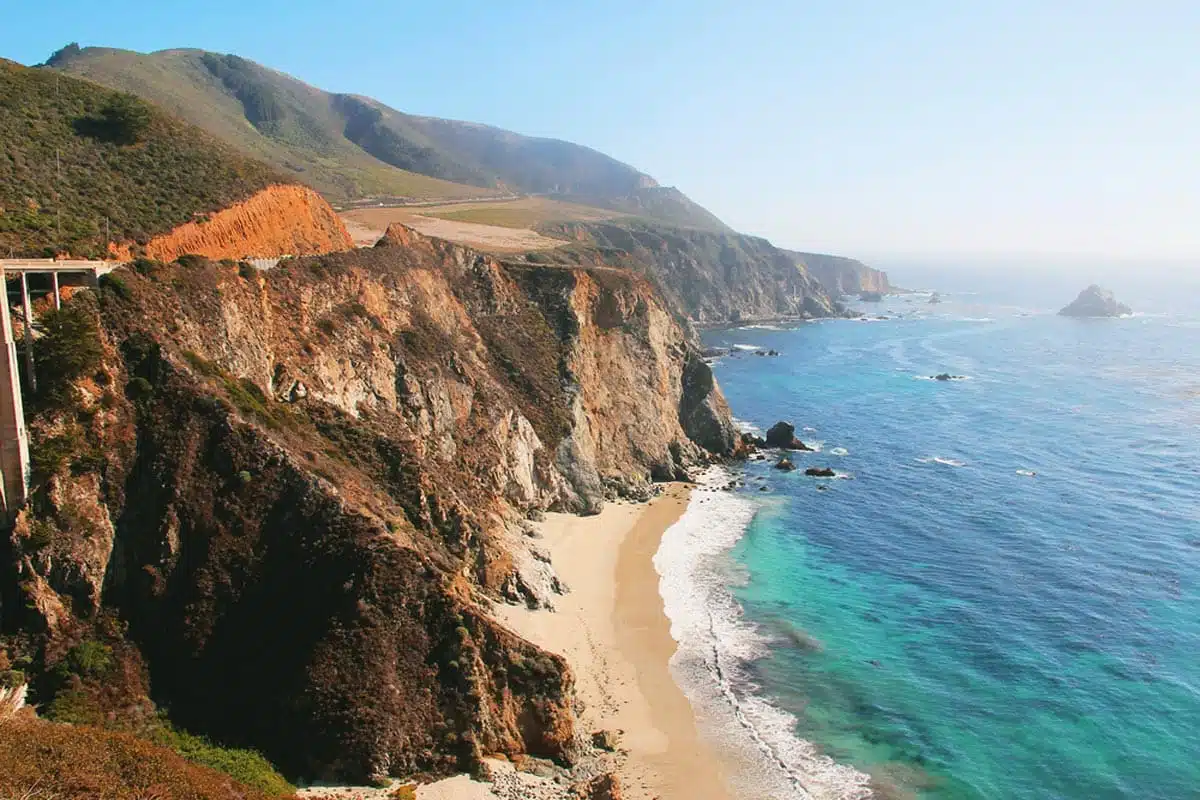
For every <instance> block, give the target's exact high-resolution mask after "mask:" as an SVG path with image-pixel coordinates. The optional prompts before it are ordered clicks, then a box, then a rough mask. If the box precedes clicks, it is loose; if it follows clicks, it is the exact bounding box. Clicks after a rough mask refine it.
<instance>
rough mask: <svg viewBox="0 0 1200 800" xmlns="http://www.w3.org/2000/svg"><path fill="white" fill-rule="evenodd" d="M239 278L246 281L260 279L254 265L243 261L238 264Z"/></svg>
mask: <svg viewBox="0 0 1200 800" xmlns="http://www.w3.org/2000/svg"><path fill="white" fill-rule="evenodd" d="M238 277H240V278H241V279H242V280H246V281H253V280H256V279H257V278H258V270H257V269H255V268H254V265H253V264H249V263H247V262H245V261H243V262H241V263H240V264H238Z"/></svg>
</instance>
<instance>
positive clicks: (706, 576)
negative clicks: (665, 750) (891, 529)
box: [654, 468, 871, 800]
mask: <svg viewBox="0 0 1200 800" xmlns="http://www.w3.org/2000/svg"><path fill="white" fill-rule="evenodd" d="M730 478H731V476H730V474H729V473H728V472H726V471H725V470H723V469H721V468H714V469H712V470H709V471H708V472H706V473H705V474H704V475H703V476H701V488H700V489H698V490H697V493H696V495H697V496H696V497H694V499H693V500H692V502H691V503H689V504H688V507H687V510H686V511H685V512H684V514H683V516H682V517H681V518H680V519H679V521H678V522H677V523H675V525H673V526H672V527H671V528H670V529H669V530H668V531H667V532H666V533H665V534H664V535H663V538H662V544H661V545H660V547H659V549H658V553H656V554H655V556H654V566H655V569H657V570H658V574H659V576H660V579H659V591H660V592H661V593H662V598H663V607H664V610H665V611H666V614H667V616H668V617H669V618H670V620H671V636H672V637H673V638H674V639H675V641H676V642H678V643H679V647H678V649H677V650H676V653H675V655H674V656H673V657H672V659H671V670H672V673H673V674H674V676H675V679H676V680H677V681H678V682H679V684H680V686H681V687H682V688H683V690H684V693H685V694H687V696H688V699H689V700H690V701H691V703H692V706H693V707H694V708H695V709H696V713H697V718H698V719H699V721H700V723H701V725H702V726H703V728H704V730H705V731H706V732H707V733H709V734H711V735H712V736H714V737H716V738H717V739H718V741H719V742H720V744H721V746H723V747H728V748H729V749H730V750H731V751H732V752H733V753H734V754H736V756H737V761H738V763H742V764H746V765H747V768H746V769H745V770H744V771H743V772H742V773H741V774H739V775H737V776H735V778H734V786H733V787H732V788H733V789H734V792H735V794H747V795H753V796H766V797H772V798H779V799H780V800H812V799H813V798H836V800H865V798H869V797H870V794H871V793H870V788H869V783H870V777H869V776H868V775H866V774H865V773H862V772H859V771H858V770H856V769H853V768H852V767H848V766H845V765H843V764H838V763H837V762H835V761H833V760H832V759H830V758H829V757H828V756H825V755H823V754H822V753H821V752H820V751H819V750H818V748H817V747H816V746H815V745H813V744H812V743H811V742H807V741H804V740H803V739H800V738H798V737H797V736H796V735H795V733H794V731H795V725H796V719H795V718H794V717H793V716H792V715H791V714H789V713H787V712H786V711H783V710H782V709H780V708H778V707H776V706H774V705H773V704H771V703H770V702H769V701H767V700H766V699H764V698H762V697H760V696H759V695H758V694H756V689H757V688H758V687H757V686H755V684H754V683H753V681H751V680H750V678H749V675H748V674H747V670H746V664H747V663H748V662H750V661H753V660H755V659H757V658H761V657H762V656H764V655H765V654H766V653H767V646H768V639H767V638H766V637H765V636H763V635H762V634H761V633H760V632H759V631H758V630H757V628H756V627H755V626H754V625H753V624H752V623H750V622H748V621H747V620H746V619H745V618H744V616H743V613H742V609H741V607H740V606H739V605H738V603H737V600H736V599H735V598H734V597H733V595H732V594H731V593H730V591H729V589H728V586H729V585H730V584H731V583H732V582H733V580H734V578H735V576H733V575H731V574H730V572H729V569H728V567H727V562H726V561H725V556H726V554H727V553H728V551H729V549H730V548H732V547H733V546H734V544H736V543H737V541H738V539H740V538H741V537H742V535H743V534H744V533H745V531H746V528H747V527H748V526H749V524H750V522H751V520H752V519H753V518H754V515H755V513H756V511H757V510H758V508H759V506H758V504H756V503H755V502H753V501H751V500H748V499H747V498H745V497H743V496H740V495H736V494H733V493H730V492H712V491H705V489H704V487H705V486H709V487H711V486H717V485H724V484H726V483H728V482H729V480H730ZM700 495H703V497H702V498H701V497H700ZM701 499H703V500H704V502H699V501H700V500H701Z"/></svg>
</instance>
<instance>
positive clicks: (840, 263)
mask: <svg viewBox="0 0 1200 800" xmlns="http://www.w3.org/2000/svg"><path fill="white" fill-rule="evenodd" d="M784 252H786V253H787V254H788V255H789V256H791V257H792V258H793V259H794V260H795V262H796V263H797V264H800V265H801V266H803V267H804V268H805V269H806V270H808V274H809V275H811V276H812V277H814V278H816V279H817V281H818V282H819V283H820V284H821V285H822V286H823V287H825V290H826V291H828V292H829V294H830V295H832V296H833V297H842V296H844V295H856V294H860V293H862V292H871V293H878V294H887V293H888V292H890V291H892V286H891V284H889V283H888V276H887V273H886V272H883V271H882V270H878V269H874V268H872V267H868V266H867V265H866V264H864V263H862V262H861V261H858V260H856V259H853V258H846V257H844V256H831V255H825V254H822V253H801V252H797V251H795V250H785V251H784Z"/></svg>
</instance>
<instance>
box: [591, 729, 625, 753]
mask: <svg viewBox="0 0 1200 800" xmlns="http://www.w3.org/2000/svg"><path fill="white" fill-rule="evenodd" d="M620 744H621V740H620V737H619V736H618V735H617V732H616V731H596V732H595V733H593V734H592V746H594V747H596V748H599V749H600V750H605V751H607V752H609V753H612V752H615V751H616V749H617V747H619V746H620Z"/></svg>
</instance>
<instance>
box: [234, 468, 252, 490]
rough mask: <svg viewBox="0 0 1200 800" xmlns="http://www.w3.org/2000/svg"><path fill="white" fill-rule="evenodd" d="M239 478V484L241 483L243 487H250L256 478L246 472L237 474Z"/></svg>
mask: <svg viewBox="0 0 1200 800" xmlns="http://www.w3.org/2000/svg"><path fill="white" fill-rule="evenodd" d="M237 477H238V483H240V484H241V485H242V486H249V485H250V482H251V481H253V480H254V476H253V475H251V474H250V473H249V472H248V471H246V470H242V471H241V472H239V473H238V474H237Z"/></svg>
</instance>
